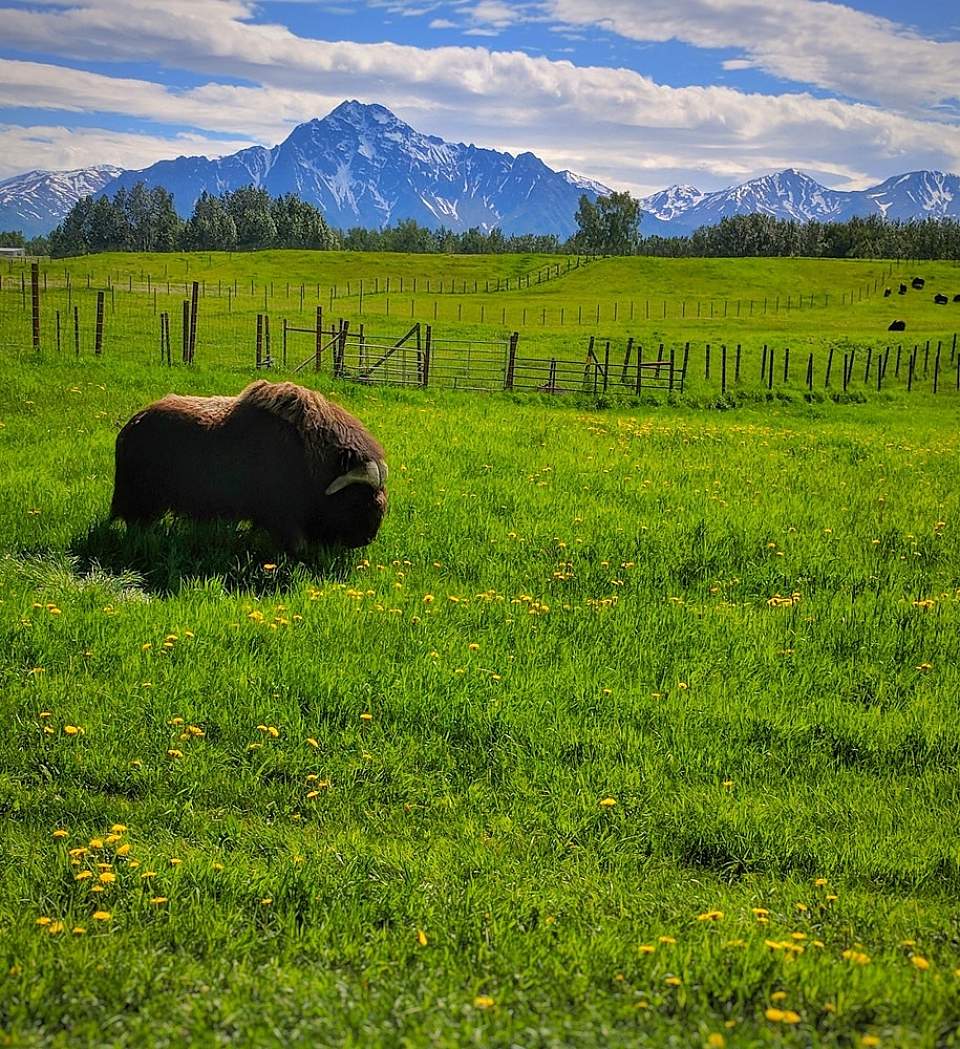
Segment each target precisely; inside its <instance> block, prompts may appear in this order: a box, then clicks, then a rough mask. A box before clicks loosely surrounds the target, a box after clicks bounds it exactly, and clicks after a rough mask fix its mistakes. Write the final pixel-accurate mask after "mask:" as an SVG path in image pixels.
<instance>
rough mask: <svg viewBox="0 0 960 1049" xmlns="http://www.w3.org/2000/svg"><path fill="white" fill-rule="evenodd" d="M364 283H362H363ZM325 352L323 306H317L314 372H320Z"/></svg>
mask: <svg viewBox="0 0 960 1049" xmlns="http://www.w3.org/2000/svg"><path fill="white" fill-rule="evenodd" d="M361 283H362V282H361ZM322 352H323V306H321V305H319V304H318V305H317V341H316V344H315V346H314V371H319V370H320V357H321V355H322Z"/></svg>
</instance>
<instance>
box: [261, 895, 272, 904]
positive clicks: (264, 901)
mask: <svg viewBox="0 0 960 1049" xmlns="http://www.w3.org/2000/svg"><path fill="white" fill-rule="evenodd" d="M272 903H273V897H272V896H264V898H263V899H262V900H261V901H260V906H261V907H269V906H270V905H271V904H272Z"/></svg>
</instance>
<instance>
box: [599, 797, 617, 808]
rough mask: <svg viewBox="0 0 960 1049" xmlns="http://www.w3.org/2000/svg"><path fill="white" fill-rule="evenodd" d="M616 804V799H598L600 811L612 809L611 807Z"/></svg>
mask: <svg viewBox="0 0 960 1049" xmlns="http://www.w3.org/2000/svg"><path fill="white" fill-rule="evenodd" d="M616 803H617V799H616V798H601V799H600V808H602V809H612V808H613V806H614V805H616Z"/></svg>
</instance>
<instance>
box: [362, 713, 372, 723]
mask: <svg viewBox="0 0 960 1049" xmlns="http://www.w3.org/2000/svg"><path fill="white" fill-rule="evenodd" d="M360 720H361V721H373V715H372V714H370V713H368V712H366V711H364V713H363V714H361V715H360Z"/></svg>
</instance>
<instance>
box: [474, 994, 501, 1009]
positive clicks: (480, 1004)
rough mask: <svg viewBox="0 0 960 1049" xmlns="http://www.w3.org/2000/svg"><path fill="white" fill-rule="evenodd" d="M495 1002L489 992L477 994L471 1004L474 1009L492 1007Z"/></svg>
mask: <svg viewBox="0 0 960 1049" xmlns="http://www.w3.org/2000/svg"><path fill="white" fill-rule="evenodd" d="M495 1004H496V1003H495V1002H494V1000H493V999H492V998H491V997H490V995H489V994H478V995H477V997H476V998H474V999H473V1005H474V1008H475V1009H492V1008H493V1007H494V1005H495Z"/></svg>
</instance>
